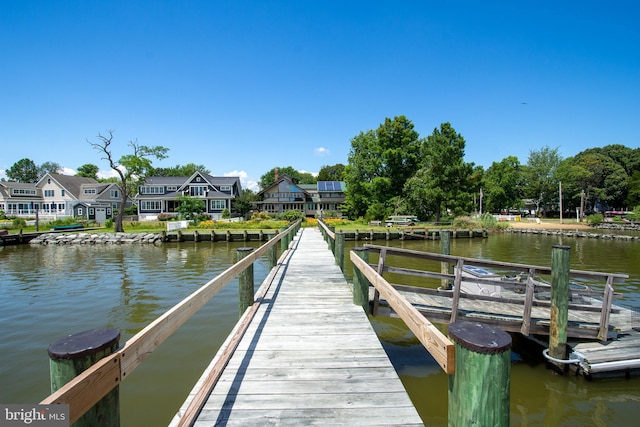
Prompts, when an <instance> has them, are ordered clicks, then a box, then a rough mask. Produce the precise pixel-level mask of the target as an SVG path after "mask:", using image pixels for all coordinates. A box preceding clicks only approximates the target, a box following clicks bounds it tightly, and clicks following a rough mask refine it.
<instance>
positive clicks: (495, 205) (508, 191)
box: [482, 156, 522, 212]
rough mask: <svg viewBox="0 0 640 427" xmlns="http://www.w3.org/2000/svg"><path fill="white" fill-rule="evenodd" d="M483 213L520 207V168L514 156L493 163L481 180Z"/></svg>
mask: <svg viewBox="0 0 640 427" xmlns="http://www.w3.org/2000/svg"><path fill="white" fill-rule="evenodd" d="M482 191H483V194H484V197H483V211H485V212H499V211H500V210H502V209H510V208H520V207H521V206H522V168H521V165H520V161H519V160H518V158H517V157H515V156H509V157H505V158H504V159H502V160H501V161H500V162H493V163H492V164H491V166H489V168H488V169H487V170H486V172H485V173H484V176H483V180H482Z"/></svg>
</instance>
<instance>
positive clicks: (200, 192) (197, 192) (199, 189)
mask: <svg viewBox="0 0 640 427" xmlns="http://www.w3.org/2000/svg"><path fill="white" fill-rule="evenodd" d="M206 192H207V186H206V185H203V186H200V185H192V186H191V188H190V189H189V194H190V195H191V196H192V197H193V196H204V195H205V194H206Z"/></svg>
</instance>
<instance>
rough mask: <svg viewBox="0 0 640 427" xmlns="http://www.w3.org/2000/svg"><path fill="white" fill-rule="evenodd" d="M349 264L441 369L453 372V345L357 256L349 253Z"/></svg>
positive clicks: (449, 372) (448, 372)
mask: <svg viewBox="0 0 640 427" xmlns="http://www.w3.org/2000/svg"><path fill="white" fill-rule="evenodd" d="M350 259H351V262H352V263H353V265H354V266H355V267H356V268H358V269H359V270H360V271H361V272H362V273H363V274H364V275H365V276H366V277H367V278H368V279H369V281H370V282H371V283H372V284H373V286H374V287H375V288H376V289H377V290H378V291H379V292H380V295H381V296H382V297H383V298H384V299H385V300H386V301H387V302H388V303H389V305H390V306H391V307H392V308H393V309H394V310H395V311H396V313H398V314H399V315H400V317H401V318H402V320H404V322H405V323H406V324H407V326H408V327H409V329H411V331H412V332H413V333H414V335H415V336H416V338H418V340H419V341H420V342H421V343H422V345H423V346H424V347H425V348H426V349H427V350H428V351H429V353H431V355H432V356H433V358H434V359H435V360H436V361H437V362H438V364H439V365H440V366H441V367H442V369H443V370H444V371H445V372H446V373H447V374H449V375H451V374H453V372H454V370H455V362H454V351H455V350H454V348H455V347H454V345H453V343H452V342H451V341H450V340H449V339H448V338H447V337H446V336H445V335H444V334H443V333H442V332H440V330H439V329H438V328H436V326H435V325H433V324H432V323H431V322H430V321H429V320H427V319H426V318H425V317H424V316H423V315H422V314H420V312H419V311H418V310H417V309H416V308H415V307H413V306H412V305H411V304H410V303H409V302H408V301H407V300H406V299H404V298H403V297H402V296H401V295H400V294H399V293H398V291H396V290H395V289H393V287H392V286H391V285H390V284H389V282H387V281H386V280H385V279H384V278H382V277H381V276H380V275H378V274H377V273H376V271H375V270H374V269H373V268H371V266H370V265H369V264H368V263H366V262H364V260H362V259H361V258H360V257H359V256H358V255H356V254H355V253H354V252H351V255H350Z"/></svg>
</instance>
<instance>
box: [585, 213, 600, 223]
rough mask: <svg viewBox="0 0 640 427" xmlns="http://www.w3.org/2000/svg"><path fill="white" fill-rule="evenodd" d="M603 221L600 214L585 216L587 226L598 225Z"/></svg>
mask: <svg viewBox="0 0 640 427" xmlns="http://www.w3.org/2000/svg"><path fill="white" fill-rule="evenodd" d="M603 221H604V217H603V216H602V214H599V213H597V214H591V215H589V216H587V224H589V225H598V224H602V222H603Z"/></svg>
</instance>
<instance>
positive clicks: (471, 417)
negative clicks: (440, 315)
mask: <svg viewBox="0 0 640 427" xmlns="http://www.w3.org/2000/svg"><path fill="white" fill-rule="evenodd" d="M449 337H450V338H451V339H452V340H453V341H454V342H455V355H456V357H455V365H456V366H455V373H454V374H453V375H451V376H449V411H448V412H449V413H448V415H449V426H451V427H465V426H470V425H473V426H478V427H483V426H486V427H508V426H509V393H510V387H511V378H510V374H511V372H510V371H511V336H510V335H509V334H507V333H506V332H504V331H502V330H500V329H498V328H495V327H493V326H491V325H487V324H484V323H479V322H466V321H460V322H455V323H451V324H450V325H449Z"/></svg>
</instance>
